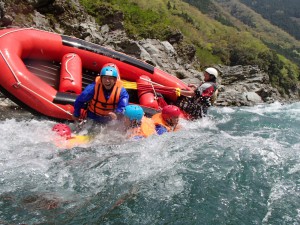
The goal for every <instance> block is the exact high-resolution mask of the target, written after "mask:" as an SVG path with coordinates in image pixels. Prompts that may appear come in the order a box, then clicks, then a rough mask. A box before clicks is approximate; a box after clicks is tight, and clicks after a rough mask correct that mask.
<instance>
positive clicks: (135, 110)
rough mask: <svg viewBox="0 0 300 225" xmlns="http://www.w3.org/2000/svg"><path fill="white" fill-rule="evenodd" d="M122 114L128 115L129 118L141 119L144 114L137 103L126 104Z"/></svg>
mask: <svg viewBox="0 0 300 225" xmlns="http://www.w3.org/2000/svg"><path fill="white" fill-rule="evenodd" d="M124 116H126V117H128V118H129V120H137V121H138V122H139V121H141V120H142V118H143V116H144V110H143V108H142V107H141V106H139V105H128V106H126V107H125V112H124Z"/></svg>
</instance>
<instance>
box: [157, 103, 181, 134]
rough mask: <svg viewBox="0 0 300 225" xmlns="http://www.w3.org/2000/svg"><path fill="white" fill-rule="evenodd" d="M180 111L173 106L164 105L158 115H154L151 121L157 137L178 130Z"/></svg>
mask: <svg viewBox="0 0 300 225" xmlns="http://www.w3.org/2000/svg"><path fill="white" fill-rule="evenodd" d="M180 115H181V111H180V109H179V108H178V107H177V106H175V105H166V106H164V107H163V108H162V111H161V112H160V113H157V114H154V115H153V116H152V120H153V122H154V124H155V130H156V133H157V134H158V135H161V134H163V133H166V132H172V131H177V130H179V129H180V126H179V125H178V122H179V116H180Z"/></svg>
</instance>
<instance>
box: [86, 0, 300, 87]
mask: <svg viewBox="0 0 300 225" xmlns="http://www.w3.org/2000/svg"><path fill="white" fill-rule="evenodd" d="M80 2H81V4H82V5H83V6H84V7H85V8H86V9H87V11H88V12H89V13H90V14H91V15H93V16H94V17H95V18H96V20H97V22H98V23H99V24H104V23H105V22H106V18H108V17H113V16H114V15H115V14H117V13H120V12H122V13H123V15H124V19H123V20H124V28H125V30H126V32H127V34H128V35H130V36H131V37H133V38H136V39H141V38H157V39H161V40H166V39H167V38H168V36H169V35H171V34H173V33H176V32H178V31H180V32H181V33H182V34H183V36H184V39H183V41H182V43H180V44H181V45H191V44H192V45H194V46H195V47H196V55H197V58H198V60H199V61H200V64H201V67H202V68H203V67H205V66H208V65H213V64H219V63H221V64H226V65H259V66H260V68H262V69H264V70H265V71H267V72H268V73H269V74H270V76H271V81H272V83H273V84H274V85H275V86H277V87H278V86H281V87H282V88H283V89H282V90H283V92H284V93H288V92H289V91H290V90H294V88H295V84H296V83H297V80H298V77H299V69H298V67H297V66H295V65H294V64H293V63H291V62H290V61H289V60H287V59H285V58H284V57H283V56H279V55H277V54H276V53H275V52H274V51H272V50H270V48H269V47H267V46H266V45H265V44H264V43H263V42H262V41H261V40H259V39H258V38H255V37H254V36H253V34H252V33H251V32H250V31H248V30H247V29H237V28H236V27H235V26H234V25H233V23H231V21H230V20H227V22H226V19H225V18H226V17H222V18H223V19H224V21H223V24H222V23H220V22H218V21H216V20H215V19H212V18H210V17H208V16H207V15H205V14H203V13H202V12H201V11H199V10H198V9H197V8H195V7H193V6H191V5H189V4H187V3H185V2H183V1H180V0H153V1H146V0H105V1H104V0H80ZM198 2H203V4H204V5H203V8H204V9H205V7H206V8H207V10H209V9H211V7H212V6H213V5H211V4H210V1H209V0H201V1H198ZM226 23H227V24H226ZM224 24H226V25H224ZM228 25H230V26H228ZM202 68H199V69H202Z"/></svg>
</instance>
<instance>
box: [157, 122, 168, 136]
mask: <svg viewBox="0 0 300 225" xmlns="http://www.w3.org/2000/svg"><path fill="white" fill-rule="evenodd" d="M155 131H156V133H157V134H158V135H162V134H163V133H166V132H168V130H167V128H165V127H164V126H163V125H160V124H157V125H155Z"/></svg>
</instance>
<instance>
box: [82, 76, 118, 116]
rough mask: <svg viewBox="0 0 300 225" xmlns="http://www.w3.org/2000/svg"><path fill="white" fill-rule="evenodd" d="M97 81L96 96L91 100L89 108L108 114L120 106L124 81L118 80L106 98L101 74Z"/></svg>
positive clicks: (100, 114) (104, 114)
mask: <svg viewBox="0 0 300 225" xmlns="http://www.w3.org/2000/svg"><path fill="white" fill-rule="evenodd" d="M95 81H96V84H95V92H94V97H93V99H92V100H91V101H90V102H89V105H88V110H89V111H91V112H93V113H95V114H96V115H99V116H108V114H109V113H110V112H114V110H115V109H116V108H117V106H118V102H119V99H120V93H121V90H122V87H123V83H122V81H120V80H117V81H116V83H115V85H114V87H113V90H112V92H111V94H110V96H109V98H108V99H107V100H106V99H105V94H104V90H103V85H102V82H101V78H100V76H97V77H96V80H95Z"/></svg>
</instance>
